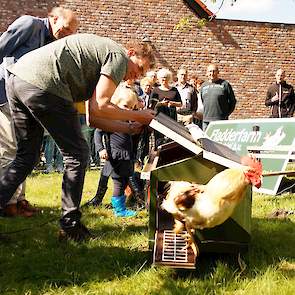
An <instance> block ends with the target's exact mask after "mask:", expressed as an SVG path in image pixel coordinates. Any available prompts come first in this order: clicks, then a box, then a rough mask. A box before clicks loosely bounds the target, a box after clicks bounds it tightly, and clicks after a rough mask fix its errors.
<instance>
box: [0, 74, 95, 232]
mask: <svg viewBox="0 0 295 295" xmlns="http://www.w3.org/2000/svg"><path fill="white" fill-rule="evenodd" d="M7 86H8V97H9V102H10V107H11V111H12V118H13V121H14V126H15V132H16V139H17V153H16V158H15V160H14V161H13V162H12V163H11V165H10V166H9V167H8V169H7V170H6V172H5V174H4V175H3V176H2V178H1V179H0V205H1V206H2V207H3V206H5V204H6V203H7V202H8V201H9V200H10V198H11V197H12V196H13V194H14V192H15V190H16V189H17V187H18V186H19V184H20V183H22V182H23V181H24V180H25V179H26V177H27V176H28V175H29V174H30V173H31V172H32V170H33V168H34V166H35V164H36V162H37V161H38V160H39V157H40V149H41V144H42V139H43V132H44V128H46V129H47V131H48V132H49V133H50V135H51V136H52V137H53V139H54V140H55V142H56V143H57V145H58V147H59V148H60V150H61V153H62V155H63V158H64V165H65V169H64V175H63V181H62V218H61V226H62V227H64V228H66V227H72V226H75V224H76V222H77V221H79V220H80V217H81V213H80V211H79V206H80V202H81V195H82V190H83V184H84V177H85V170H86V166H87V161H88V155H89V150H88V145H87V142H86V140H85V139H84V137H83V135H82V132H81V125H80V122H79V120H78V115H77V111H76V109H75V108H74V106H73V103H72V102H71V101H66V100H65V99H63V98H60V97H58V96H55V95H53V94H50V93H48V92H45V91H44V90H41V89H39V88H37V87H35V86H33V85H31V84H29V83H27V82H25V81H23V80H21V79H19V78H18V77H16V76H14V75H11V76H10V78H9V80H8V83H7ZM43 127H44V128H43ZM48 186H49V189H50V183H49V184H48Z"/></svg>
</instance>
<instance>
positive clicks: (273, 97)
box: [265, 86, 279, 107]
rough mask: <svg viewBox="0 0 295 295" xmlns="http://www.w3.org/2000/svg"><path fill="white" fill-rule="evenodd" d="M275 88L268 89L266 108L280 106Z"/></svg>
mask: <svg viewBox="0 0 295 295" xmlns="http://www.w3.org/2000/svg"><path fill="white" fill-rule="evenodd" d="M273 90H274V86H270V87H269V88H268V89H267V93H266V99H265V106H267V107H270V106H273V105H278V104H279V96H278V93H277V92H276V93H275V94H274V91H273Z"/></svg>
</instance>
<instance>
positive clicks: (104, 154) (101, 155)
mask: <svg viewBox="0 0 295 295" xmlns="http://www.w3.org/2000/svg"><path fill="white" fill-rule="evenodd" d="M99 158H100V159H101V160H108V159H109V156H108V152H107V150H106V149H104V150H101V151H100V152H99Z"/></svg>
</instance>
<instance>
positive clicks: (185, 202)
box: [161, 157, 262, 256]
mask: <svg viewBox="0 0 295 295" xmlns="http://www.w3.org/2000/svg"><path fill="white" fill-rule="evenodd" d="M241 162H242V165H245V166H243V167H242V168H229V169H225V170H224V171H222V172H220V173H218V174H216V175H215V176H214V177H213V178H212V179H211V180H210V181H209V182H208V183H207V184H206V185H199V184H194V183H190V182H185V181H171V182H169V184H170V188H169V190H168V192H167V196H166V199H165V200H164V201H163V203H162V205H161V207H162V208H163V209H165V210H166V211H168V212H169V213H171V214H172V215H173V217H174V219H175V226H174V231H175V232H176V233H179V232H181V231H182V230H183V228H184V226H185V227H186V230H187V232H188V234H189V236H190V246H191V247H192V249H193V251H194V253H195V255H196V256H197V255H198V253H199V250H198V246H197V244H196V242H195V240H194V237H193V230H194V229H204V228H212V227H215V226H217V225H219V224H222V223H223V222H224V221H225V220H226V219H228V218H229V217H230V216H231V215H232V213H233V211H234V209H235V207H236V206H237V204H238V203H239V202H240V201H241V200H242V199H243V197H244V196H245V192H246V188H247V186H248V185H254V186H256V187H257V188H259V187H260V186H261V175H262V165H261V163H260V162H258V161H257V160H256V159H253V158H250V157H243V158H242V159H241Z"/></svg>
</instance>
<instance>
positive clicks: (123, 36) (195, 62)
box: [0, 0, 295, 118]
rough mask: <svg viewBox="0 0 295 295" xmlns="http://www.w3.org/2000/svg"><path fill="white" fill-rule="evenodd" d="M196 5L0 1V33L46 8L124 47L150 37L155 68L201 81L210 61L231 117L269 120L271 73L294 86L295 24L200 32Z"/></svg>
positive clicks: (232, 25)
mask: <svg viewBox="0 0 295 295" xmlns="http://www.w3.org/2000/svg"><path fill="white" fill-rule="evenodd" d="M194 2H196V3H198V2H199V1H197V0H195V1H194V0H193V1H188V0H187V1H183V0H129V1H126V0H120V1H119V0H93V1H90V0H83V1H81V0H80V1H78V0H64V1H52V0H29V1H28V0H18V1H11V0H1V1H0V19H1V23H0V32H3V31H4V30H5V29H6V28H7V26H8V25H9V24H10V23H11V22H13V21H14V20H15V19H16V18H17V17H19V16H20V15H23V14H31V15H36V16H46V14H47V9H48V8H51V7H53V6H58V5H62V6H65V7H68V8H71V9H73V10H74V11H76V13H77V15H78V16H79V19H80V22H81V26H80V30H79V31H80V32H88V33H96V34H99V35H102V36H108V37H110V38H112V39H114V40H116V41H118V42H120V43H123V44H124V43H125V42H126V41H127V40H129V39H130V38H137V39H142V38H143V37H147V38H149V39H150V41H151V44H152V45H153V47H154V49H155V50H156V54H157V58H158V67H162V66H165V67H169V68H170V69H171V70H172V71H173V72H175V71H176V70H177V68H178V67H179V66H180V65H186V66H187V67H188V69H189V71H190V73H191V74H195V75H197V76H199V77H200V78H203V79H205V71H206V66H207V65H208V63H210V62H215V63H217V64H218V65H219V68H220V74H221V75H220V76H221V77H222V78H225V79H227V80H229V81H230V83H231V84H232V86H233V88H234V90H235V94H236V97H237V100H238V104H237V107H236V110H235V112H234V113H233V115H232V118H249V117H267V116H268V115H269V110H268V109H267V108H266V107H265V106H264V99H265V94H266V88H267V87H268V85H269V84H270V83H272V82H273V81H274V73H275V70H276V69H277V68H279V67H283V68H284V69H285V70H286V73H287V81H288V82H290V83H291V84H292V85H295V74H294V73H293V69H294V56H295V24H294V25H287V24H274V23H263V22H249V21H238V20H237V21H232V20H213V21H211V22H209V23H208V24H207V25H206V26H203V27H202V28H199V27H198V26H197V21H198V20H199V19H200V18H201V17H204V15H203V12H204V11H205V15H206V9H205V8H204V7H201V8H200V7H198V6H196V5H195V4H196V3H194ZM236 5H239V4H238V3H237V4H236ZM181 18H185V19H187V20H189V23H188V26H187V27H186V28H185V29H184V30H176V29H175V28H174V26H175V24H177V23H178V22H179V20H180V19H181ZM189 27H190V28H189Z"/></svg>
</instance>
